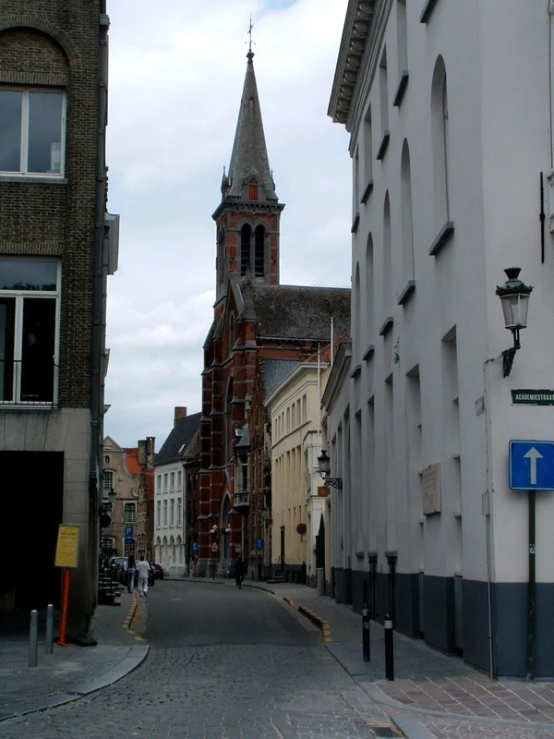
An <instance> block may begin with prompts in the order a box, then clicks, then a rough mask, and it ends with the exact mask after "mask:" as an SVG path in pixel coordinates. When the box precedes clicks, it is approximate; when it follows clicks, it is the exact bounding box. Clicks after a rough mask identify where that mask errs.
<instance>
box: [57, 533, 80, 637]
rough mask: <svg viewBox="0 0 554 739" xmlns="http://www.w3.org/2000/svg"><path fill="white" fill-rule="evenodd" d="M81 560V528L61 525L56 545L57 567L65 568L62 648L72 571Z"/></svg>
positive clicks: (61, 624)
mask: <svg viewBox="0 0 554 739" xmlns="http://www.w3.org/2000/svg"><path fill="white" fill-rule="evenodd" d="M78 559H79V527H78V526H64V525H63V524H60V526H59V528H58V541H57V544H56V559H55V560H54V566H55V567H63V568H64V578H63V596H62V614H61V621H60V640H59V644H60V646H61V647H65V637H66V632H67V608H68V604H69V585H70V582H71V570H72V568H75V567H77V562H78Z"/></svg>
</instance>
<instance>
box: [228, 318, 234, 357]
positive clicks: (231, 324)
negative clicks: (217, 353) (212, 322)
mask: <svg viewBox="0 0 554 739" xmlns="http://www.w3.org/2000/svg"><path fill="white" fill-rule="evenodd" d="M234 346H235V316H231V319H230V321H229V354H231V352H232V351H233V347H234Z"/></svg>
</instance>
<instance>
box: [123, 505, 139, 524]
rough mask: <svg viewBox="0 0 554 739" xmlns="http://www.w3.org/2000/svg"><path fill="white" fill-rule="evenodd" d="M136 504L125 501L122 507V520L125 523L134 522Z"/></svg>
mask: <svg viewBox="0 0 554 739" xmlns="http://www.w3.org/2000/svg"><path fill="white" fill-rule="evenodd" d="M135 512H136V506H135V504H134V503H125V508H124V514H123V515H124V520H125V523H134V522H135V520H136V516H135Z"/></svg>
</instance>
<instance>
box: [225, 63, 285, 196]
mask: <svg viewBox="0 0 554 739" xmlns="http://www.w3.org/2000/svg"><path fill="white" fill-rule="evenodd" d="M246 57H247V59H248V64H247V65H246V77H245V79H244V88H243V91H242V98H241V101H240V110H239V117H238V121H237V129H236V132H235V142H234V144H233V153H232V154H231V163H230V165H229V172H228V173H227V175H224V177H223V183H222V191H223V197H224V198H225V197H226V196H227V197H229V196H230V197H236V198H244V197H245V195H244V192H243V190H244V187H245V186H247V185H248V183H249V182H250V179H251V178H252V177H255V178H256V179H257V181H258V185H259V187H260V190H259V194H260V200H277V199H278V198H277V195H276V193H275V183H274V182H273V177H272V175H271V169H270V167H269V158H268V156H267V147H266V144H265V136H264V126H263V122H262V111H261V108H260V98H259V96H258V87H257V85H256V75H255V73H254V62H253V58H254V54H253V52H252V51H249V52H248V54H247V55H246Z"/></svg>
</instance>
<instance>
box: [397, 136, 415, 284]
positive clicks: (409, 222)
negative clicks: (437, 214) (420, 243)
mask: <svg viewBox="0 0 554 739" xmlns="http://www.w3.org/2000/svg"><path fill="white" fill-rule="evenodd" d="M400 194H401V201H402V202H401V205H402V278H403V279H404V280H406V281H408V280H413V279H414V220H413V218H414V217H413V210H412V173H411V165H410V147H409V146H408V142H407V141H406V139H404V144H403V146H402V160H401V164H400Z"/></svg>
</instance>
